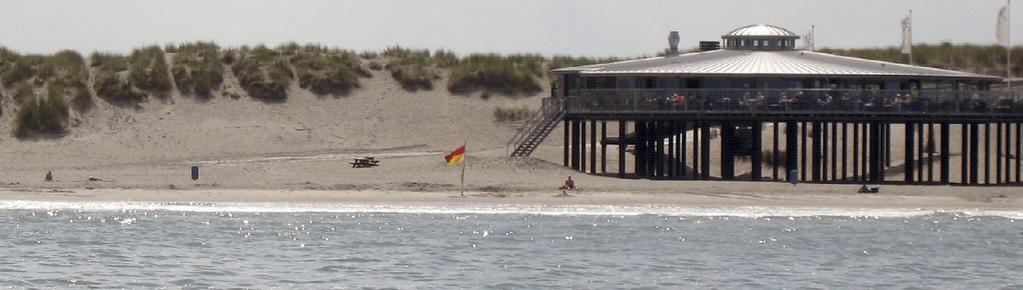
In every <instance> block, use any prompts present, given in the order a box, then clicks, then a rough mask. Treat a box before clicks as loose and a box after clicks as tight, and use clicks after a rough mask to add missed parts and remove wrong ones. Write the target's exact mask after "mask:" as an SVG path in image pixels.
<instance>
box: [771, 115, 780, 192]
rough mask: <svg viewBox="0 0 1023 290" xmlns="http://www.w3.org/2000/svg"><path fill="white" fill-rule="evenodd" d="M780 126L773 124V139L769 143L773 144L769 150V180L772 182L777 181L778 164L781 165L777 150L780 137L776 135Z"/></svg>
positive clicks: (776, 123)
mask: <svg viewBox="0 0 1023 290" xmlns="http://www.w3.org/2000/svg"><path fill="white" fill-rule="evenodd" d="M780 124H781V123H778V122H774V128H773V129H774V138H773V139H772V140H771V142H773V145H772V146H771V150H772V152H771V180H774V181H778V180H779V179H778V163H781V153H780V151H779V150H778V143H779V142H778V138H779V137H781V135H779V134H778V131H779V130H780V129H779V128H778V126H780Z"/></svg>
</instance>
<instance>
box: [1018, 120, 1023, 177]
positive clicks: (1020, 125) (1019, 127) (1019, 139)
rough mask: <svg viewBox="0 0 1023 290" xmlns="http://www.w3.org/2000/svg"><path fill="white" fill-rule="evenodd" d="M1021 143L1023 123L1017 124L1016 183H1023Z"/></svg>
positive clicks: (1022, 150)
mask: <svg viewBox="0 0 1023 290" xmlns="http://www.w3.org/2000/svg"><path fill="white" fill-rule="evenodd" d="M1020 141H1023V122H1016V183H1020V182H1023V180H1020V177H1021V175H1023V174H1020V164H1023V163H1021V162H1020V160H1021V159H1023V154H1021V153H1023V144H1020Z"/></svg>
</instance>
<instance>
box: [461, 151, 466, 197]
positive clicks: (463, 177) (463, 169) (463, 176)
mask: <svg viewBox="0 0 1023 290" xmlns="http://www.w3.org/2000/svg"><path fill="white" fill-rule="evenodd" d="M466 144H468V141H465V142H462V148H465V145H466ZM462 154H465V153H462ZM465 159H468V158H465V157H462V191H461V194H462V197H465V163H466V162H467V161H465Z"/></svg>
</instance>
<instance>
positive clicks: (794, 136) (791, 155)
mask: <svg viewBox="0 0 1023 290" xmlns="http://www.w3.org/2000/svg"><path fill="white" fill-rule="evenodd" d="M798 157H799V128H797V127H796V122H793V121H789V122H786V123H785V180H786V181H789V182H792V181H793V180H792V179H795V178H796V176H793V175H792V174H791V173H790V172H792V171H793V170H796V171H798V170H799V168H798V167H797V166H798V162H799V160H797V159H799V158H798Z"/></svg>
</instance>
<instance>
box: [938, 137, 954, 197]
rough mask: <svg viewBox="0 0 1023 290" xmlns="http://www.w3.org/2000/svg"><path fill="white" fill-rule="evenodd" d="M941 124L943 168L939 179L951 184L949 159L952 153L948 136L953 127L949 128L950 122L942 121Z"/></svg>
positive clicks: (942, 182) (940, 170) (943, 182)
mask: <svg viewBox="0 0 1023 290" xmlns="http://www.w3.org/2000/svg"><path fill="white" fill-rule="evenodd" d="M940 126H941V157H940V158H941V163H940V164H941V165H940V167H941V168H940V169H939V170H938V171H939V172H940V175H941V176H940V177H939V179H940V182H941V184H949V183H952V182H951V180H950V178H949V174H948V173H949V172H948V170H949V164H948V159H949V155H950V153H949V140H948V137H949V135H950V131H951V129H950V128H949V127H950V125H949V124H948V123H941V125H940Z"/></svg>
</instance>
